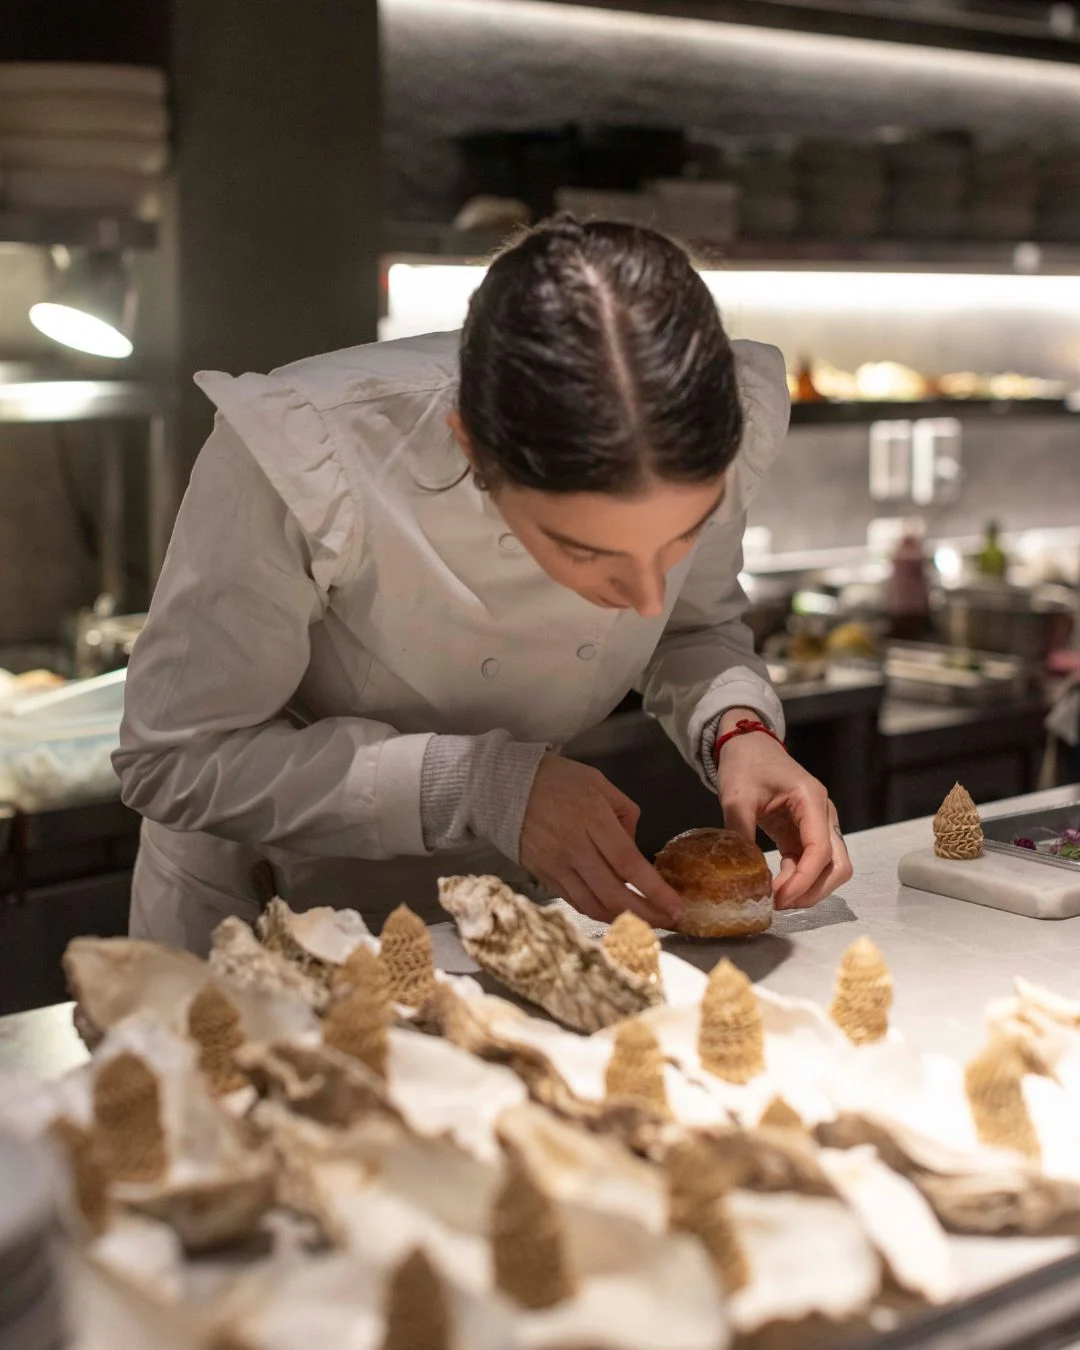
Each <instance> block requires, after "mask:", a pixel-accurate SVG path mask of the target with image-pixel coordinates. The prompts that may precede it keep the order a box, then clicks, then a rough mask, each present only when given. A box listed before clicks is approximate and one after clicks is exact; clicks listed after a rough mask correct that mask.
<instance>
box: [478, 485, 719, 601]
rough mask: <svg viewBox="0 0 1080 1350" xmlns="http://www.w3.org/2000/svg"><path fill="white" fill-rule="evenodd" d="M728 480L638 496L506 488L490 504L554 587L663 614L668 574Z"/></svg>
mask: <svg viewBox="0 0 1080 1350" xmlns="http://www.w3.org/2000/svg"><path fill="white" fill-rule="evenodd" d="M723 490H724V480H723V475H721V476H720V477H719V478H717V479H715V480H713V481H712V482H710V483H704V484H694V485H693V486H690V485H686V484H677V483H660V482H657V483H653V484H652V485H650V486H649V488H648V489H647V490H646V491H644V492H642V493H640V494H639V495H636V496H633V497H612V496H608V495H606V494H604V493H593V492H583V493H573V494H554V493H550V492H537V491H535V490H534V489H531V488H520V487H514V486H504V487H502V488H498V489H496V490H495V491H494V492H493V493H492V500H493V501H494V503H495V505H496V506H497V507H498V508H499V512H500V514H501V515H502V517H503V519H504V520H505V521H506V523H507V525H509V527H510V529H511V530H512V531H513V532H514V534H515V535H517V537H518V539H519V540H520V541H521V543H522V544H523V545H524V547H525V548H527V549H528V550H529V552H530V553H531V554H532V556H533V557H534V558H535V559H536V561H537V562H538V563H539V564H540V566H541V567H542V568H543V569H544V571H545V572H546V573H547V574H548V576H549V577H551V578H552V580H553V581H557V582H558V583H559V584H560V585H561V586H568V587H569V588H570V590H572V591H577V593H578V595H580V596H583V597H584V598H585V599H586V600H588V601H590V602H591V603H592V604H594V605H599V606H601V607H602V608H603V609H634V610H637V612H638V613H639V614H640V615H641V616H642V617H643V618H646V619H651V618H656V617H657V616H658V615H660V614H662V613H663V612H664V593H665V580H666V577H667V574H668V572H670V571H671V569H672V568H673V567H674V566H675V564H676V563H677V562H679V561H680V559H682V558H684V557H685V556H686V554H687V553H688V552H689V551H690V549H691V548H692V547H693V545H694V541H695V540H696V539H697V537H698V535H699V534H700V533H701V531H702V530H703V529H704V527H705V522H706V521H707V520H708V519H709V517H710V516H711V515H712V514H713V512H714V511H715V510H716V508H717V507H718V506H719V504H720V501H721V499H722V497H723Z"/></svg>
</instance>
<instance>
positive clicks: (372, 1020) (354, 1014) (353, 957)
mask: <svg viewBox="0 0 1080 1350" xmlns="http://www.w3.org/2000/svg"><path fill="white" fill-rule="evenodd" d="M347 965H348V970H349V975H348V980H347V981H346V980H341V981H340V982H339V985H338V987H339V988H340V989H342V990H343V991H344V992H343V993H341V994H340V995H339V996H338V997H337V998H336V999H335V1000H334V1002H333V1003H331V1005H330V1007H329V1009H328V1010H327V1013H326V1016H325V1017H324V1018H323V1040H324V1041H325V1042H326V1044H327V1045H331V1046H333V1047H334V1049H335V1050H341V1051H342V1052H343V1053H344V1054H346V1055H352V1057H353V1058H354V1059H358V1060H360V1061H361V1063H363V1064H366V1065H367V1067H368V1068H369V1069H370V1070H371V1071H372V1073H377V1074H378V1075H379V1077H380V1078H384V1077H385V1076H386V1056H387V1046H388V1041H387V1028H388V1027H389V1025H390V1017H391V1007H390V981H389V979H388V978H387V974H386V967H385V966H384V964H383V962H382V960H381V959H380V958H379V956H378V954H377V953H375V952H373V951H372V950H371V949H370V947H358V948H357V949H356V951H354V952H351V953H350V954H349V960H348V962H347Z"/></svg>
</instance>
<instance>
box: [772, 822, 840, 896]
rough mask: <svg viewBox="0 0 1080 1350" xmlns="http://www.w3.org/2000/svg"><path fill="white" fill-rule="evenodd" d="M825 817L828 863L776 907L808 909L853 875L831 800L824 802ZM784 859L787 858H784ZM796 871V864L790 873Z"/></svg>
mask: <svg viewBox="0 0 1080 1350" xmlns="http://www.w3.org/2000/svg"><path fill="white" fill-rule="evenodd" d="M826 818H827V821H828V827H829V860H828V863H827V864H826V866H825V867H824V868H823V869H822V870H821V872H820V874H819V875H818V876H817V878H816V879H815V880H814V881H812V882H811V884H810V885H809V886H808V887H807V888H806V890H804V891H803V892H802V893H801V894H796V896H795V898H794V899H792V898H791V896H790V892H788V898H787V902H786V903H785V904H781V905H779V906H778V908H781V909H809V908H811V906H813V905H816V904H817V903H818V902H819V901H820V900H824V899H825V898H826V896H829V895H832V894H833V892H834V891H836V890H838V889H839V888H840V887H841V886H843V885H844V884H845V883H846V882H848V881H850V880H851V878H852V875H853V869H852V866H851V858H850V856H849V854H848V851H847V844H846V843H845V842H844V835H843V832H842V831H841V829H840V822H839V819H838V818H837V815H836V808H835V807H834V806H833V804H832V802H831V801H830V802H827V803H826ZM785 861H787V860H786V859H785ZM797 871H798V868H797V866H795V867H793V870H792V873H791V875H794V874H795V873H796V872H797ZM781 873H783V868H781ZM785 881H786V878H785Z"/></svg>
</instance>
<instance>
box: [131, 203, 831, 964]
mask: <svg viewBox="0 0 1080 1350" xmlns="http://www.w3.org/2000/svg"><path fill="white" fill-rule="evenodd" d="M198 383H199V385H200V387H201V388H202V389H203V390H204V392H205V393H206V394H207V395H208V396H209V397H210V398H211V399H212V400H213V402H214V403H215V404H216V406H217V409H218V414H217V421H216V425H215V428H214V431H213V434H212V435H211V436H210V439H209V440H208V442H207V444H206V446H205V448H204V450H203V452H202V454H201V456H200V457H199V460H198V462H197V464H196V466H195V470H194V473H193V476H192V479H191V484H190V487H189V490H188V492H187V496H186V498H185V500H184V503H183V506H182V508H181V511H180V514H179V518H178V521H177V525H176V531H175V534H174V536H173V541H172V546H171V548H170V551H169V556H168V560H167V562H166V564H165V568H164V571H163V573H162V576H161V579H160V582H159V584H158V589H157V593H156V595H155V597H154V602H153V605H152V607H151V611H150V616H149V619H148V622H147V624H146V627H145V629H144V631H143V633H142V635H141V637H140V639H139V641H138V644H137V645H136V648H135V652H134V655H133V659H132V663H131V667H130V670H129V673H128V683H127V709H126V715H125V720H124V727H123V733H122V739H121V748H120V750H119V752H118V754H117V756H116V767H117V770H118V772H119V774H120V778H121V781H122V784H123V796H124V800H125V802H127V804H128V805H129V806H131V807H133V808H134V809H135V810H137V811H139V812H140V813H141V814H142V815H143V816H144V817H145V825H144V829H143V834H142V846H141V850H140V853H139V859H138V863H137V866H136V869H135V879H134V887H133V895H132V910H131V931H132V933H133V934H134V935H136V936H141V937H148V938H154V939H158V940H161V941H165V942H171V943H175V944H177V945H180V946H185V947H189V948H191V949H192V950H194V951H198V952H205V951H206V949H207V948H208V945H209V940H210V935H211V933H212V931H213V929H214V927H215V926H216V925H217V924H218V923H219V922H220V920H221V919H222V918H223V917H224V916H226V915H229V914H236V915H240V916H241V917H243V918H246V919H254V917H255V916H256V915H257V913H258V910H259V895H260V886H259V881H258V878H259V877H260V876H261V877H263V878H266V879H267V880H266V881H264V883H263V885H264V887H266V886H272V887H273V889H274V890H276V892H277V893H278V894H280V895H281V896H282V897H283V898H285V899H286V900H288V901H289V902H290V903H291V904H292V905H294V906H295V907H298V908H303V907H304V906H305V905H310V904H331V905H337V906H344V905H349V906H352V907H354V908H356V909H359V910H360V911H361V913H363V914H364V915H365V917H366V918H369V919H372V920H374V922H375V924H376V926H378V924H379V923H380V921H381V919H382V917H384V916H385V914H386V913H388V912H389V910H390V909H391V908H393V906H394V905H396V904H398V903H400V902H401V901H403V900H406V901H408V903H409V904H410V905H412V906H413V908H415V909H417V910H418V911H419V912H420V913H422V914H424V915H425V917H428V918H433V917H434V916H435V914H436V913H439V911H438V909H437V901H436V888H435V885H434V881H435V878H436V877H437V876H439V875H446V874H448V873H461V872H495V873H498V874H499V875H501V876H503V877H505V878H506V879H507V880H508V881H510V882H511V883H512V884H514V885H516V886H518V887H526V888H527V887H528V886H529V885H530V884H532V885H533V886H534V887H535V883H536V882H538V883H539V884H540V888H541V889H542V891H544V892H547V893H553V894H558V895H562V896H565V897H566V899H567V900H568V901H569V902H570V903H571V904H572V905H574V906H575V907H576V908H577V909H579V910H580V911H581V912H582V913H584V914H587V915H589V916H590V917H593V918H602V919H609V918H612V917H614V916H615V915H616V914H617V913H619V912H620V911H621V910H622V909H624V908H627V907H630V908H632V909H635V910H637V911H638V912H639V913H640V914H641V915H643V916H644V917H645V918H646V919H648V920H649V921H650V922H651V923H653V924H654V925H656V926H670V925H671V923H672V922H673V921H674V919H675V917H676V916H677V914H678V912H679V900H678V897H677V896H676V895H675V894H674V892H673V891H671V890H670V889H669V888H668V887H667V886H666V885H665V884H664V883H663V882H662V881H661V880H660V878H659V877H658V875H657V874H656V872H655V871H654V870H653V868H652V867H651V865H650V864H649V863H648V862H647V861H646V860H645V858H644V857H643V856H642V855H641V854H640V853H639V851H638V849H637V848H636V846H635V844H634V828H635V823H636V821H637V816H638V809H637V807H636V806H635V804H634V803H633V802H631V801H628V800H627V799H626V797H624V796H623V795H622V793H620V792H619V791H617V790H616V789H615V788H614V787H613V786H612V785H611V784H610V783H608V782H607V781H606V779H605V778H604V777H603V776H602V775H601V774H599V773H598V772H597V771H596V770H594V769H591V768H588V767H585V766H583V765H580V764H577V763H575V762H573V761H571V760H568V759H565V758H563V757H561V756H560V754H559V747H560V746H562V745H564V744H565V743H566V742H567V741H569V740H570V739H571V738H572V737H573V736H575V735H576V734H577V733H579V732H581V731H583V730H585V729H586V728H588V727H592V726H594V725H596V724H597V723H598V722H600V721H601V720H602V719H603V718H604V717H605V716H607V714H608V713H609V712H611V710H612V709H613V708H614V707H615V706H616V705H617V704H618V703H619V702H620V700H621V699H622V698H623V697H624V696H625V694H626V693H627V691H628V690H629V689H630V688H631V687H632V686H634V685H635V684H636V685H637V686H638V687H639V688H640V689H641V690H642V692H643V694H644V701H645V706H646V708H647V709H648V710H649V711H650V712H652V713H653V714H655V716H656V717H657V718H658V719H659V720H660V723H661V724H662V726H663V727H664V729H665V730H666V732H667V733H668V735H669V736H671V738H672V739H673V740H674V741H675V743H676V745H677V746H678V747H679V749H680V751H681V752H682V754H683V756H684V757H685V758H686V759H687V760H688V761H689V762H690V764H692V765H693V766H695V767H696V769H697V770H698V772H699V773H700V774H701V775H702V777H703V778H704V779H705V780H706V782H708V783H710V784H714V785H715V784H716V782H717V781H719V795H720V805H721V806H722V808H723V812H724V816H725V818H726V820H727V823H728V824H729V826H731V827H733V828H735V829H738V830H740V831H742V832H743V833H745V834H748V835H750V834H751V833H752V831H753V829H754V826H755V824H758V823H760V825H761V826H762V828H764V829H765V830H766V831H767V832H768V833H769V834H770V835H771V837H772V838H773V839H774V840H775V841H776V843H777V845H778V846H779V848H780V850H781V853H782V854H783V857H784V863H783V867H782V870H781V873H780V876H779V878H778V883H777V887H776V903H777V904H778V906H780V907H790V906H796V905H799V906H805V905H812V904H814V903H815V902H816V901H818V900H820V899H821V898H822V897H823V896H825V895H827V894H829V893H830V892H831V891H832V890H834V889H835V887H836V886H837V885H839V884H841V883H843V882H844V881H846V880H847V879H848V877H849V876H850V874H851V872H850V864H849V862H848V858H847V853H846V850H845V848H844V844H843V840H842V838H841V836H840V833H839V829H838V826H837V821H836V814H835V811H834V810H833V807H832V805H831V803H830V802H829V800H828V798H827V796H826V793H825V790H824V788H823V787H822V786H821V785H820V784H819V783H817V782H816V781H815V780H814V779H813V778H811V777H810V776H809V775H808V774H807V773H806V772H805V771H804V770H803V769H801V768H800V767H799V766H798V765H797V764H796V763H795V762H794V761H793V760H792V759H790V758H789V757H788V755H787V754H786V752H785V751H784V749H783V748H782V746H781V744H780V743H779V742H778V740H776V739H774V738H773V736H771V735H769V734H766V733H765V731H764V730H758V731H755V732H744V733H740V734H736V735H734V736H732V737H731V738H729V739H727V740H726V741H725V742H724V744H723V746H722V748H721V750H720V751H719V755H718V759H719V764H718V766H717V764H716V763H715V761H714V747H715V744H716V741H717V739H718V735H722V734H723V733H725V732H726V731H729V730H734V729H735V728H736V725H737V723H738V722H739V721H744V722H745V721H756V722H758V723H759V724H760V723H764V724H765V726H766V727H768V728H771V730H772V731H773V732H775V733H776V734H777V735H782V720H783V719H782V713H781V709H780V704H779V701H778V699H777V697H776V695H775V693H774V692H773V690H772V688H771V687H770V686H769V684H768V682H767V680H766V678H765V675H764V672H763V667H762V665H761V663H760V662H759V661H758V660H756V658H755V656H754V654H753V649H752V643H751V639H750V635H749V633H748V631H747V629H746V628H745V627H744V626H743V625H742V624H741V622H740V613H741V611H742V609H743V607H744V604H745V600H744V597H743V595H742V592H741V590H740V588H739V584H738V581H737V573H738V571H739V566H740V560H741V539H742V534H743V529H744V526H745V522H746V509H747V505H748V503H749V501H750V499H751V498H752V496H753V494H754V492H755V491H756V489H757V487H758V485H759V483H760V481H761V478H762V476H763V475H764V473H765V471H766V469H767V468H768V467H769V465H770V463H771V461H772V459H773V457H774V456H775V454H776V452H777V449H778V446H779V444H780V442H781V440H782V439H783V436H784V432H785V430H786V425H787V409H788V400H787V388H786V383H785V376H784V367H783V362H782V360H781V358H780V355H779V353H778V352H776V351H775V350H774V349H772V348H768V347H762V346H758V345H756V344H753V343H737V344H735V345H734V346H732V344H730V343H729V342H728V339H727V337H726V336H725V334H724V331H723V328H722V326H721V323H720V319H719V317H718V315H717V312H716V308H715V305H714V303H713V300H712V298H711V296H710V294H709V291H708V289H707V288H706V286H705V284H704V282H703V281H702V280H701V278H700V277H699V276H698V275H697V274H696V273H695V271H694V270H693V267H692V266H691V264H690V261H689V259H688V258H687V256H686V254H685V253H684V252H683V251H682V250H681V249H680V248H679V247H678V246H677V245H676V244H674V243H672V242H671V241H670V240H668V239H665V238H664V237H662V236H661V235H659V234H655V233H653V232H651V231H649V230H646V229H641V228H637V227H634V226H630V225H619V224H611V223H607V222H595V223H590V224H585V225H581V224H578V223H576V222H574V221H572V220H568V219H558V220H556V221H554V222H552V223H550V224H548V225H545V226H542V227H541V228H539V229H537V230H536V231H534V232H533V233H531V234H529V235H528V236H527V237H525V238H524V239H523V240H522V241H521V242H520V243H518V244H517V245H516V246H515V247H513V248H511V249H509V250H508V251H507V252H505V253H503V254H502V255H501V256H500V257H499V258H498V259H497V260H496V261H495V262H494V263H493V265H492V266H491V268H490V269H489V271H488V273H487V276H486V278H485V280H484V281H483V283H482V284H481V286H480V287H479V289H478V291H477V292H476V294H475V296H474V298H473V301H472V304H471V306H470V309H469V315H468V320H467V322H466V324H465V328H464V332H463V333H462V334H461V335H445V336H444V335H438V336H432V337H424V338H419V339H415V340H410V341H405V342H397V343H388V344H381V345H374V346H367V347H357V348H354V349H352V350H350V351H344V352H337V353H334V354H332V355H329V356H320V357H316V358H314V359H312V360H307V361H301V362H298V363H297V364H295V365H292V366H288V367H285V368H284V369H282V370H279V371H278V372H276V373H275V374H273V375H268V376H264V375H242V376H240V377H239V378H237V379H232V378H230V377H228V376H226V375H221V374H203V375H200V376H199V377H198ZM270 878H272V880H270ZM625 883H631V884H632V885H633V886H634V887H636V888H637V891H639V892H640V893H641V894H640V897H639V896H638V895H635V893H634V891H632V890H629V889H628V888H627V886H626V884H625Z"/></svg>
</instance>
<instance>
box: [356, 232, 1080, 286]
mask: <svg viewBox="0 0 1080 1350" xmlns="http://www.w3.org/2000/svg"><path fill="white" fill-rule="evenodd" d="M506 238H507V236H506V235H505V234H501V233H486V232H481V233H467V232H463V231H461V230H455V229H453V228H452V227H451V226H448V225H435V224H425V223H423V222H419V223H404V224H392V225H390V226H389V228H388V229H387V231H386V234H385V237H384V241H383V253H384V256H385V258H386V259H387V260H388V261H390V262H411V263H417V264H425V263H443V264H446V263H482V262H485V261H486V260H487V259H488V258H489V257H490V256H491V254H492V253H494V252H495V250H496V249H498V248H499V247H500V245H502V244H503V243H505V241H506ZM690 246H691V247H692V248H693V249H694V250H695V251H696V253H697V254H698V256H699V259H700V261H701V262H702V264H703V265H704V266H706V267H715V268H716V269H717V270H726V269H731V270H740V271H743V270H770V271H786V270H791V271H822V272H952V273H955V272H961V273H962V272H968V273H973V274H986V273H990V274H1015V275H1022V276H1028V275H1034V276H1038V275H1042V276H1076V275H1080V241H1078V242H1077V243H1075V244H1040V243H1029V242H1022V243H993V242H987V243H974V242H972V243H968V242H963V243H961V242H956V241H953V240H947V241H941V242H935V241H933V240H926V241H922V240H892V239H866V240H834V239H778V240H767V239H735V240H732V241H730V242H728V243H718V242H716V241H709V240H691V241H690Z"/></svg>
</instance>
